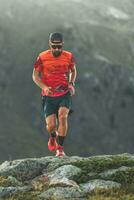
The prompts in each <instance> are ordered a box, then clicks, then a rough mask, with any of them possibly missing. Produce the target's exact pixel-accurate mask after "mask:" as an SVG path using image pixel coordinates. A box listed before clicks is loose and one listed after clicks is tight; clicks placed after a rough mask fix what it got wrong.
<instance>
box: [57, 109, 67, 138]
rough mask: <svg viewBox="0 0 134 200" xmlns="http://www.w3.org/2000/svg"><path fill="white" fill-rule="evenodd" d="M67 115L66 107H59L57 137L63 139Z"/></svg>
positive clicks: (65, 132) (65, 131)
mask: <svg viewBox="0 0 134 200" xmlns="http://www.w3.org/2000/svg"><path fill="white" fill-rule="evenodd" d="M68 113H69V109H68V108H66V107H60V108H59V112H58V121H59V127H58V133H59V136H63V137H65V136H66V134H67V130H68Z"/></svg>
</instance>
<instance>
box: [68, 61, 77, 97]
mask: <svg viewBox="0 0 134 200" xmlns="http://www.w3.org/2000/svg"><path fill="white" fill-rule="evenodd" d="M76 76H77V70H76V65H74V66H73V67H72V68H71V69H70V73H69V83H68V88H69V90H70V92H71V94H72V95H74V94H75V88H74V86H75V80H76Z"/></svg>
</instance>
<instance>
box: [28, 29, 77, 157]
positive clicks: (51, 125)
mask: <svg viewBox="0 0 134 200" xmlns="http://www.w3.org/2000/svg"><path fill="white" fill-rule="evenodd" d="M63 44H64V42H63V36H62V34H61V33H51V34H50V36H49V46H50V49H48V50H46V51H43V52H42V53H40V54H39V56H38V58H37V60H36V62H35V64H34V70H33V75H32V77H33V81H34V82H35V83H36V84H37V85H38V86H39V87H40V88H41V89H42V93H41V94H42V101H43V111H44V117H45V124H46V129H47V131H48V133H49V136H50V137H49V141H48V148H49V150H50V151H53V152H55V151H56V156H64V155H65V153H64V148H63V143H64V139H65V137H66V134H67V130H68V115H69V111H71V100H72V97H71V96H72V95H74V94H75V89H74V83H75V79H76V67H75V62H74V58H73V55H72V53H71V52H68V51H65V50H63V49H62V47H63Z"/></svg>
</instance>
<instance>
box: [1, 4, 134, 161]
mask: <svg viewBox="0 0 134 200" xmlns="http://www.w3.org/2000/svg"><path fill="white" fill-rule="evenodd" d="M133 10H134V1H133V0H122V1H120V0H94V1H92V0H84V1H82V0H68V1H65V0H37V1H34V0H27V1H21V0H10V1H8V0H0V160H1V161H3V160H5V159H16V158H24V157H37V156H46V155H51V154H50V153H49V151H48V150H47V140H48V135H47V132H46V131H45V128H44V122H43V115H42V107H41V95H40V89H39V88H38V87H37V86H36V85H35V84H34V83H33V81H32V70H33V63H34V62H35V60H36V58H37V56H38V54H39V53H40V52H41V51H43V50H44V49H47V48H48V36H49V33H50V32H55V31H60V32H62V33H63V34H64V40H65V45H64V49H66V50H69V51H71V52H72V53H73V54H74V55H75V59H76V63H77V70H78V77H77V82H76V96H75V97H74V98H73V105H74V109H75V112H74V114H73V115H72V116H70V118H69V133H68V136H67V139H66V142H65V148H66V152H67V154H68V155H80V156H89V155H94V154H110V153H111V154H113V153H123V152H130V153H132V152H133V151H134V142H133V141H134V134H133V133H134V12H133Z"/></svg>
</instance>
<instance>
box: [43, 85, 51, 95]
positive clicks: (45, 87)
mask: <svg viewBox="0 0 134 200" xmlns="http://www.w3.org/2000/svg"><path fill="white" fill-rule="evenodd" d="M43 90H44V92H45V94H46V95H51V94H53V91H52V88H51V87H48V86H46V85H45V86H44V87H43Z"/></svg>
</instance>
